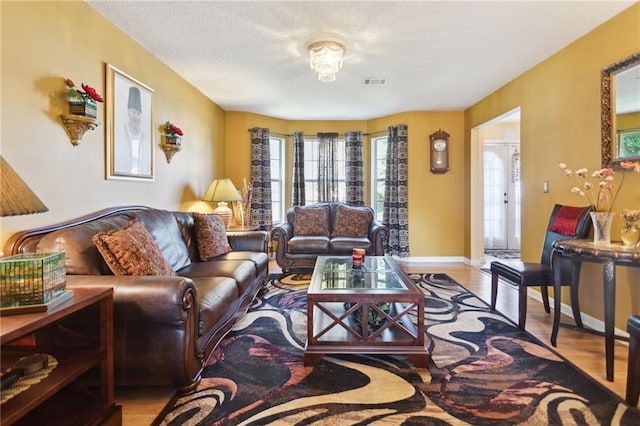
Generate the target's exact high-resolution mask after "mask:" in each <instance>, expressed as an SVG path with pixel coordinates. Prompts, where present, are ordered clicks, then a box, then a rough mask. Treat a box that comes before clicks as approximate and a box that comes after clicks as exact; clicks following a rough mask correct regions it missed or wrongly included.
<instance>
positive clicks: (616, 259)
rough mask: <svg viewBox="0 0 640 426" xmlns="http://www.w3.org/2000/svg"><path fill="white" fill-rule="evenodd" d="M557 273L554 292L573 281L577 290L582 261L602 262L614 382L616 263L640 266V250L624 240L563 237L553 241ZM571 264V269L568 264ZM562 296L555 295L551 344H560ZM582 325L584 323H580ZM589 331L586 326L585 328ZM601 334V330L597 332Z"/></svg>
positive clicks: (609, 360)
mask: <svg viewBox="0 0 640 426" xmlns="http://www.w3.org/2000/svg"><path fill="white" fill-rule="evenodd" d="M551 261H552V264H553V274H554V288H553V292H554V295H559V294H561V293H560V292H561V290H560V283H562V282H566V281H567V280H568V281H570V283H571V286H572V289H571V290H572V291H574V290H575V291H577V288H578V284H579V274H580V266H581V265H582V262H593V263H600V264H602V286H603V290H604V343H605V358H606V360H605V361H606V373H607V380H608V381H610V382H612V381H613V358H614V340H615V339H616V338H620V337H618V336H616V335H615V326H614V323H615V318H616V305H615V303H616V265H619V266H631V267H636V268H637V267H640V249H637V248H626V247H623V246H622V244H620V243H611V244H610V245H608V246H595V245H594V244H593V241H591V240H559V241H555V242H554V243H553V252H552V255H551ZM567 264H568V265H570V266H569V268H568V269H569V270H570V271H569V272H568V271H567V266H566V265H567ZM560 303H561V300H560V297H558V296H554V309H553V330H552V331H551V344H552V345H553V346H556V338H557V336H558V327H559V326H560ZM579 325H581V324H579ZM582 329H583V330H585V331H586V329H584V328H582ZM596 334H600V333H596Z"/></svg>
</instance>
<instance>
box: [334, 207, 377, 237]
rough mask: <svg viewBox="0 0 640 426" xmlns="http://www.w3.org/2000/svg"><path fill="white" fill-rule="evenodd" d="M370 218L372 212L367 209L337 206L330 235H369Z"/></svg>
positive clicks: (371, 218) (371, 217)
mask: <svg viewBox="0 0 640 426" xmlns="http://www.w3.org/2000/svg"><path fill="white" fill-rule="evenodd" d="M372 220H373V214H372V213H371V211H369V210H365V209H360V208H357V207H348V206H338V208H337V209H336V221H335V223H334V225H333V232H332V233H331V235H332V236H334V237H358V238H366V237H368V236H369V225H370V224H371V221H372Z"/></svg>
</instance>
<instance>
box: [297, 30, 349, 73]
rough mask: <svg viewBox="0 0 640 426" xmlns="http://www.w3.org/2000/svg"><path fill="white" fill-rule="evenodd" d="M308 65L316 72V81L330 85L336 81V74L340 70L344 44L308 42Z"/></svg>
mask: <svg viewBox="0 0 640 426" xmlns="http://www.w3.org/2000/svg"><path fill="white" fill-rule="evenodd" d="M307 49H308V50H309V65H310V66H311V69H312V70H315V71H317V73H318V80H320V81H322V82H323V83H331V82H332V81H334V80H335V79H336V73H337V72H338V71H339V70H340V68H342V58H343V57H344V54H345V52H346V51H347V48H346V47H345V45H344V44H342V43H340V42H337V41H333V40H322V41H314V42H310V43H309V44H308V45H307Z"/></svg>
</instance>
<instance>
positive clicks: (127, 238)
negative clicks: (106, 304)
mask: <svg viewBox="0 0 640 426" xmlns="http://www.w3.org/2000/svg"><path fill="white" fill-rule="evenodd" d="M92 239H93V243H94V244H95V245H96V247H97V249H98V251H99V252H100V254H101V255H102V257H103V259H104V260H105V262H106V263H107V265H108V266H109V269H111V272H113V273H114V275H176V272H175V271H174V270H173V268H171V265H169V263H168V262H167V260H166V259H165V258H164V256H163V255H162V252H161V251H160V247H159V246H158V243H156V241H155V240H154V239H153V237H152V236H151V234H150V233H149V231H147V228H145V227H144V225H143V224H142V223H140V222H138V221H137V220H134V221H131V222H129V223H128V224H127V225H126V226H125V227H124V228H122V229H114V230H112V231H109V232H99V233H97V234H95V235H94V236H93V238H92Z"/></svg>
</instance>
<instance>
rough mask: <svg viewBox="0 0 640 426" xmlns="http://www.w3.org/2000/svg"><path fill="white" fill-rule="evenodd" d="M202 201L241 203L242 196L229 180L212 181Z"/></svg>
mask: <svg viewBox="0 0 640 426" xmlns="http://www.w3.org/2000/svg"><path fill="white" fill-rule="evenodd" d="M202 201H242V195H240V193H239V192H238V190H237V189H236V187H235V186H234V185H233V182H231V179H229V178H223V179H214V180H213V182H211V185H209V189H207V192H205V194H204V196H203V197H202Z"/></svg>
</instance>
